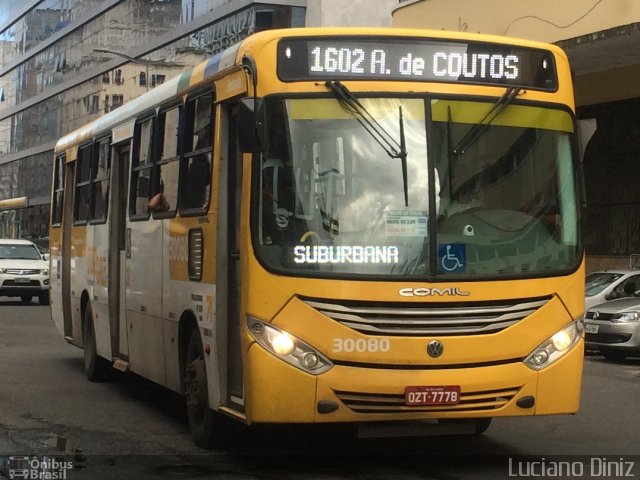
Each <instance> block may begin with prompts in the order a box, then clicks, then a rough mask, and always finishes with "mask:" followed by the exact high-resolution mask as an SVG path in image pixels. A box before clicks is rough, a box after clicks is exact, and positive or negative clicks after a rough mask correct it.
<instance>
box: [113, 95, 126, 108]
mask: <svg viewBox="0 0 640 480" xmlns="http://www.w3.org/2000/svg"><path fill="white" fill-rule="evenodd" d="M123 103H124V96H123V95H112V96H111V110H115V109H116V108H118V107H121V106H122V104H123Z"/></svg>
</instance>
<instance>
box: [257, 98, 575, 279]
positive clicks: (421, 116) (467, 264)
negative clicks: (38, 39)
mask: <svg viewBox="0 0 640 480" xmlns="http://www.w3.org/2000/svg"><path fill="white" fill-rule="evenodd" d="M359 101H360V102H361V104H362V106H363V108H364V110H365V111H366V112H367V114H369V115H370V117H371V118H372V119H374V120H373V121H374V122H375V123H377V124H378V125H379V126H380V128H381V129H382V130H383V131H384V133H385V134H386V135H387V136H388V137H389V138H391V139H392V140H394V141H395V143H396V144H397V145H400V144H403V145H404V149H405V151H406V152H407V156H406V177H405V175H404V171H403V170H404V166H405V165H404V161H403V160H404V159H403V158H402V156H401V155H398V156H396V157H394V156H393V155H392V154H391V153H389V151H387V150H386V149H385V148H384V147H382V146H381V142H380V139H379V138H376V137H375V135H372V134H371V133H370V132H369V131H367V129H366V127H365V126H364V125H363V117H362V116H359V115H358V112H353V111H352V110H350V109H349V108H346V107H345V106H344V105H343V104H341V103H340V102H339V101H338V100H337V99H334V98H305V99H268V101H267V122H268V128H269V131H268V139H269V140H268V147H267V149H266V151H265V152H264V153H263V154H262V155H261V156H260V158H259V163H258V164H257V165H256V169H255V171H254V176H253V182H254V187H253V189H252V191H253V192H255V193H257V195H256V197H257V198H254V202H253V203H252V205H253V223H252V232H253V241H254V246H255V247H256V252H257V255H258V257H259V258H260V260H261V261H262V262H263V263H264V264H265V265H266V266H267V267H268V268H270V269H273V270H276V271H286V272H288V273H293V274H304V275H313V276H336V275H344V274H346V275H349V276H352V275H377V276H379V275H386V276H394V277H399V276H401V277H424V276H425V275H428V276H439V275H447V276H451V275H456V276H492V277H500V276H507V275H516V276H517V275H521V276H523V275H531V274H552V273H558V272H566V271H568V270H569V269H572V268H575V267H576V266H577V265H578V263H579V258H580V253H579V252H580V250H579V248H580V245H579V244H578V214H577V208H576V202H575V193H576V192H575V186H574V185H575V175H574V170H573V162H574V159H573V150H572V141H573V138H572V135H573V133H572V132H573V121H572V117H571V115H570V114H569V113H568V112H565V111H563V110H555V109H548V108H540V107H534V106H523V105H517V106H516V105H508V106H506V107H505V108H503V109H501V111H500V113H499V114H497V115H496V116H494V118H492V119H491V121H490V123H491V124H489V121H487V120H486V113H487V111H490V110H491V109H494V107H495V103H491V102H471V101H449V100H427V99H424V98H377V97H376V98H359ZM364 121H365V122H366V119H364ZM478 126H480V127H482V128H481V129H478ZM474 129H475V130H474ZM472 130H473V131H472ZM470 135H471V136H472V137H473V141H472V142H469V141H468V139H469V138H470V137H469V136H470ZM465 137H466V139H465ZM463 139H465V147H464V151H457V152H454V150H455V148H456V146H457V145H459V144H461V141H462V140H463ZM428 154H430V155H431V156H432V157H431V159H429V158H428ZM405 178H406V180H405ZM405 192H406V195H407V197H406V200H405ZM430 218H436V222H435V225H432V223H431V222H430ZM434 232H435V235H434Z"/></svg>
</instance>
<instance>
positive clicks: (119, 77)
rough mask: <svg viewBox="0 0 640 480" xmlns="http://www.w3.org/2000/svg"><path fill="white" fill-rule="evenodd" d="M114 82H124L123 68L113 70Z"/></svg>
mask: <svg viewBox="0 0 640 480" xmlns="http://www.w3.org/2000/svg"><path fill="white" fill-rule="evenodd" d="M113 83H116V84H118V85H120V84H122V83H124V80H123V79H122V70H120V69H119V68H118V69H117V70H115V71H114V72H113Z"/></svg>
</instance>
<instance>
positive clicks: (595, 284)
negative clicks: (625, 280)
mask: <svg viewBox="0 0 640 480" xmlns="http://www.w3.org/2000/svg"><path fill="white" fill-rule="evenodd" d="M620 277H622V274H621V273H612V272H595V273H590V274H589V275H587V277H586V278H585V284H584V294H585V295H586V296H587V297H593V296H594V295H597V294H599V293H600V292H602V291H603V290H604V289H605V288H607V287H608V286H609V285H611V284H612V283H613V282H615V281H616V280H618V279H619V278H620Z"/></svg>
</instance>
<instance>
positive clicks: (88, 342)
mask: <svg viewBox="0 0 640 480" xmlns="http://www.w3.org/2000/svg"><path fill="white" fill-rule="evenodd" d="M82 336H83V339H84V371H85V374H86V376H87V379H88V380H89V381H90V382H103V381H105V380H107V379H108V378H109V376H110V374H111V365H110V364H109V362H107V361H106V360H105V359H104V358H102V357H100V356H99V355H98V349H97V347H96V331H95V327H94V326H93V312H92V310H91V304H89V305H87V309H86V310H85V312H84V321H83V322H82Z"/></svg>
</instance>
